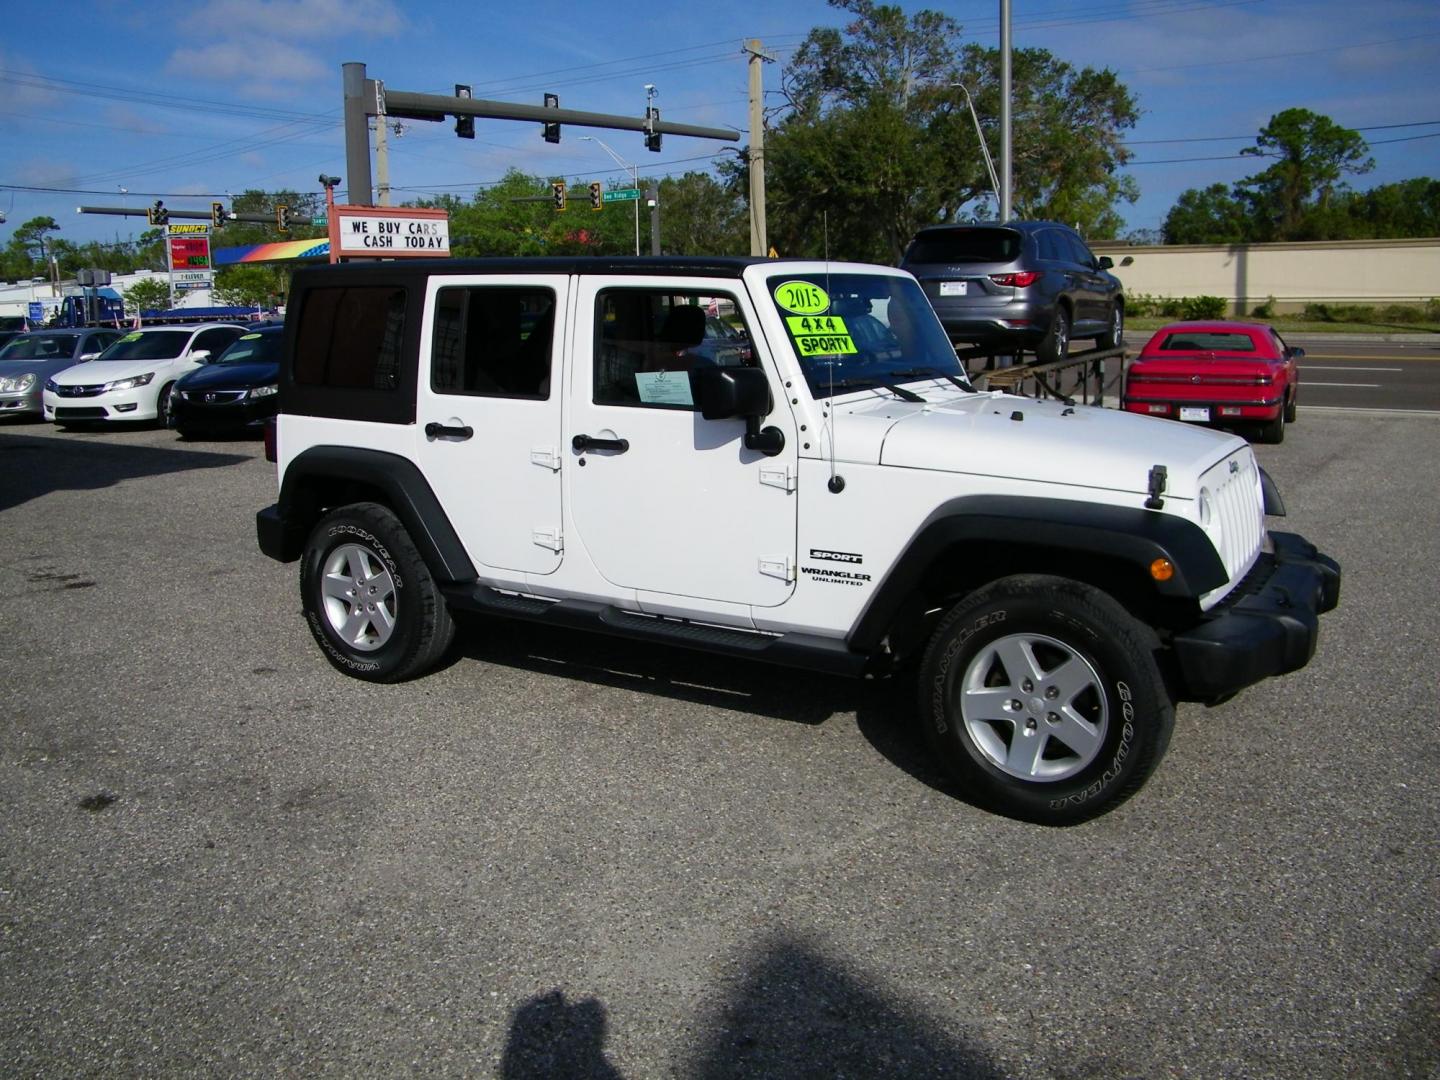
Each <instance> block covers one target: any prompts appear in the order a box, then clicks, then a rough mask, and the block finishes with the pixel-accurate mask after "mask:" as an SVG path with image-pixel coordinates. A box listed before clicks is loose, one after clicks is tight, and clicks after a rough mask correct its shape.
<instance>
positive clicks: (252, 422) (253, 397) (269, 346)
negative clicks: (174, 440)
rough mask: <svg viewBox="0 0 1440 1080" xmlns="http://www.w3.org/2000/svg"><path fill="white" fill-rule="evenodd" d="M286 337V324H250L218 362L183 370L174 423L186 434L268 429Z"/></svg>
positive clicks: (174, 393)
mask: <svg viewBox="0 0 1440 1080" xmlns="http://www.w3.org/2000/svg"><path fill="white" fill-rule="evenodd" d="M284 338H285V328H284V327H283V326H280V325H270V326H266V327H263V328H260V329H250V330H249V331H248V332H247V333H242V334H241V335H240V336H239V337H238V338H236V339H235V341H234V343H233V344H231V346H230V347H229V348H228V349H226V350H225V351H224V352H223V353H221V354H220V356H219V357H218V358H217V359H215V360H214V361H213V362H212V363H209V364H206V365H205V366H204V367H202V368H200V369H199V370H198V371H192V372H190V374H188V375H182V376H181V377H180V379H179V380H178V381H177V382H176V383H175V389H174V390H173V391H172V392H171V395H170V408H171V414H172V418H173V419H172V423H173V426H174V428H175V430H176V431H178V432H179V433H180V437H181V438H182V439H187V438H191V437H193V436H196V435H202V434H205V433H209V432H240V431H244V430H246V429H247V428H249V429H253V430H256V431H260V430H262V429H263V428H264V426H265V422H266V421H267V420H268V419H269V418H270V417H272V416H274V415H275V411H276V405H277V404H278V402H279V400H280V398H279V395H278V393H277V391H278V389H279V387H278V381H279V378H280V346H281V344H282V343H283V341H284Z"/></svg>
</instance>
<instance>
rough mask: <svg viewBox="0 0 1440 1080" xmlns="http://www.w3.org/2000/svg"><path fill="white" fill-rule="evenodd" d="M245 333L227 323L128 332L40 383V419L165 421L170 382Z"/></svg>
mask: <svg viewBox="0 0 1440 1080" xmlns="http://www.w3.org/2000/svg"><path fill="white" fill-rule="evenodd" d="M244 332H245V330H244V328H243V327H240V326H235V325H233V324H229V323H199V324H197V325H195V326H154V327H148V328H146V329H143V330H132V331H131V332H130V333H128V334H126V335H125V336H124V337H122V338H121V339H120V340H119V341H117V342H115V343H114V344H113V345H111V346H110V347H109V348H108V349H106V350H105V351H104V352H103V353H101V354H100V356H99V357H98V358H97V359H95V360H91V361H90V362H89V363H88V364H79V365H77V366H75V367H72V368H66V369H65V370H64V371H61V372H58V373H57V374H55V375H52V376H51V377H50V379H49V380H48V381H47V382H46V383H45V393H44V394H43V396H42V402H43V405H44V409H45V419H46V420H54V421H56V422H57V423H60V424H66V423H83V422H90V421H96V420H104V421H110V420H125V421H129V420H158V421H160V422H161V423H163V424H167V425H168V423H169V421H170V388H171V387H172V386H173V385H174V384H175V380H176V379H178V378H180V376H181V375H184V374H186V373H188V372H191V371H194V370H195V369H196V368H198V367H200V365H202V364H204V363H205V362H206V361H207V360H210V359H211V358H213V357H216V356H219V355H220V354H221V353H222V352H224V351H225V349H226V347H227V346H229V344H230V343H231V342H232V341H234V340H235V339H236V338H238V337H239V336H240V335H241V334H243V333H244Z"/></svg>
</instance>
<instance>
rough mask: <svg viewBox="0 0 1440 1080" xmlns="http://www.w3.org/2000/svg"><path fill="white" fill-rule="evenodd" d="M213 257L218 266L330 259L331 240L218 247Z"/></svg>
mask: <svg viewBox="0 0 1440 1080" xmlns="http://www.w3.org/2000/svg"><path fill="white" fill-rule="evenodd" d="M213 257H214V260H215V265H216V266H234V265H236V264H238V263H266V262H291V261H293V260H295V259H328V258H329V257H330V241H329V240H324V239H322V240H281V241H280V242H279V243H275V244H252V245H250V246H249V247H233V248H217V249H216V250H215V251H214V253H213Z"/></svg>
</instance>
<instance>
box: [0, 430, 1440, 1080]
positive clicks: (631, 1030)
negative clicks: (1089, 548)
mask: <svg viewBox="0 0 1440 1080" xmlns="http://www.w3.org/2000/svg"><path fill="white" fill-rule="evenodd" d="M1257 449H1258V453H1259V455H1260V457H1261V460H1262V463H1263V464H1265V465H1266V467H1267V468H1268V469H1270V471H1271V473H1272V474H1273V475H1274V477H1275V478H1276V480H1277V481H1278V483H1279V485H1280V488H1281V491H1282V492H1283V493H1284V496H1285V499H1286V502H1287V503H1288V505H1289V508H1290V515H1291V516H1290V518H1289V519H1288V521H1287V522H1286V523H1284V524H1282V525H1279V527H1289V528H1293V529H1295V530H1297V531H1299V532H1301V533H1304V534H1305V535H1307V536H1308V537H1310V538H1311V539H1312V540H1315V541H1317V542H1318V543H1319V544H1320V545H1321V547H1322V549H1324V550H1326V551H1327V552H1328V553H1329V554H1331V555H1333V556H1335V557H1336V558H1338V559H1339V560H1340V561H1341V563H1342V564H1343V566H1344V568H1345V573H1346V579H1345V584H1344V592H1343V595H1342V599H1341V606H1340V608H1339V609H1338V610H1337V611H1335V612H1333V613H1332V614H1330V615H1328V616H1327V617H1326V618H1325V620H1324V628H1323V632H1322V639H1321V645H1320V650H1319V653H1318V655H1317V656H1316V658H1315V660H1314V661H1313V662H1312V664H1311V666H1310V667H1309V668H1307V669H1306V670H1305V671H1303V672H1301V673H1299V674H1296V675H1292V676H1290V677H1288V678H1285V679H1282V680H1273V681H1271V682H1270V683H1268V684H1266V685H1262V686H1259V687H1256V688H1253V689H1251V690H1250V691H1248V692H1246V693H1244V694H1242V695H1241V696H1240V697H1239V698H1237V699H1235V700H1234V701H1232V702H1230V703H1228V704H1226V705H1224V706H1221V707H1219V708H1215V709H1210V710H1206V709H1203V708H1200V707H1197V706H1185V707H1183V708H1182V709H1181V711H1180V715H1179V720H1178V723H1177V726H1176V732H1175V737H1174V740H1173V742H1172V744H1171V749H1170V753H1169V756H1168V758H1167V759H1166V761H1165V763H1164V764H1163V765H1162V766H1161V768H1160V770H1159V772H1158V773H1157V774H1156V776H1155V777H1154V779H1153V780H1152V781H1151V782H1150V784H1149V786H1148V787H1147V788H1146V789H1145V790H1144V791H1142V792H1141V793H1140V795H1139V796H1137V797H1136V798H1135V799H1133V800H1132V801H1131V802H1130V803H1128V804H1126V805H1125V806H1123V807H1121V808H1120V809H1119V810H1118V811H1116V812H1115V813H1112V814H1110V815H1108V816H1106V817H1104V818H1101V819H1099V820H1097V821H1094V822H1091V823H1089V824H1086V825H1083V826H1080V827H1077V828H1074V829H1067V830H1048V829H1042V828H1038V827H1035V826H1030V825H1025V824H1020V823H1017V822H1013V821H1008V820H1005V819H1002V818H997V817H994V816H991V815H989V814H986V813H983V812H982V811H980V810H977V809H975V808H974V807H972V806H970V805H969V804H968V803H966V802H965V801H964V798H963V793H961V792H957V791H955V790H953V789H952V788H951V787H950V786H949V784H948V782H947V781H945V780H944V779H943V778H942V777H941V776H940V775H939V774H938V772H936V771H935V770H934V769H932V767H931V766H930V765H929V763H928V762H927V761H926V759H925V756H924V753H923V751H922V748H921V745H920V742H919V739H918V737H917V736H916V734H915V733H914V732H913V731H912V724H913V716H912V709H911V704H910V700H909V694H908V692H907V691H906V690H905V689H904V688H902V687H897V686H893V685H890V684H884V683H880V684H875V683H852V682H847V681H841V680H836V679H832V678H828V677H823V676H815V675H809V674H804V673H797V672H792V671H787V670H782V669H771V668H767V667H762V666H747V665H745V664H741V663H736V662H732V661H728V660H720V659H716V658H711V657H706V656H701V655H698V654H690V653H686V652H682V651H669V650H659V649H654V648H649V647H645V648H641V647H637V646H635V645H633V644H630V643H625V642H617V641H609V640H602V639H597V638H594V637H589V636H582V635H579V634H572V633H561V632H556V631H548V630H541V629H538V628H532V627H527V626H523V625H511V624H501V623H491V622H486V621H480V620H474V621H470V622H467V623H466V624H465V632H464V635H463V638H462V648H461V650H460V655H459V656H458V657H457V658H456V659H455V661H454V662H453V663H451V664H450V665H448V666H447V667H445V668H444V669H443V670H442V671H440V672H438V673H437V674H435V675H432V676H430V677H428V678H425V679H422V680H420V681H417V682H413V683H407V684H404V685H400V686H392V687H378V686H372V685H369V684H365V683H361V682H356V681H352V680H348V679H346V678H344V677H342V676H341V675H339V674H338V673H336V672H335V671H334V670H333V669H332V668H331V667H330V666H329V665H328V664H327V663H326V662H325V661H324V659H323V658H322V657H321V655H320V653H319V651H318V650H317V648H316V647H315V646H314V644H313V642H312V641H311V639H310V637H309V634H308V632H307V630H306V629H305V627H304V625H303V623H302V621H301V618H300V616H299V611H298V608H299V601H298V596H297V593H296V587H295V576H296V570H295V568H294V567H282V566H280V565H278V564H276V563H273V562H271V561H269V560H268V559H266V558H264V557H263V556H262V555H261V554H260V553H259V551H258V550H257V548H256V545H255V535H254V513H255V511H256V510H257V509H258V508H259V507H261V506H263V505H265V504H266V503H268V502H271V501H273V498H274V472H273V467H272V466H269V465H267V463H266V462H265V461H264V460H263V457H262V455H261V451H260V447H259V445H258V444H257V443H254V442H247V441H235V442H206V443H181V442H178V441H177V440H176V438H175V436H174V435H173V434H171V433H168V432H163V431H104V432H95V433H88V432H63V431H57V430H55V429H53V428H50V427H47V426H44V425H33V424H32V425H4V426H0V590H3V596H4V602H3V608H0V640H3V650H4V658H5V663H4V667H3V675H0V680H3V681H0V686H3V693H4V702H5V708H4V715H3V718H0V768H3V770H4V771H3V783H0V814H3V818H0V1049H3V1061H4V1067H3V1071H4V1072H5V1073H6V1074H7V1075H49V1076H76V1075H133V1074H145V1075H178V1074H211V1075H213V1074H226V1075H230V1074H267V1075H273V1074H276V1073H281V1074H306V1075H308V1074H321V1075H348V1076H353V1075H395V1074H444V1075H497V1074H498V1075H501V1076H505V1077H528V1076H623V1077H627V1078H640V1077H655V1076H671V1075H673V1076H685V1077H691V1076H699V1077H721V1076H782V1075H783V1076H962V1077H987V1078H988V1077H996V1078H998V1077H1032V1076H1033V1077H1059V1078H1066V1080H1080V1078H1088V1077H1171V1076H1175V1077H1192V1076H1193V1077H1219V1076H1227V1077H1229V1076H1256V1077H1261V1076H1273V1077H1299V1076H1306V1077H1341V1076H1344V1077H1352V1076H1375V1077H1380V1076H1386V1077H1389V1076H1410V1077H1433V1076H1437V1075H1440V1021H1437V1017H1440V850H1437V847H1440V845H1437V827H1440V797H1437V787H1436V781H1435V776H1436V772H1437V766H1440V724H1437V717H1440V690H1437V679H1436V674H1435V671H1436V661H1435V658H1436V656H1437V655H1440V629H1437V614H1440V586H1437V584H1436V582H1437V576H1436V573H1435V567H1434V562H1435V556H1436V554H1437V547H1436V537H1437V536H1440V508H1437V501H1436V499H1435V491H1436V479H1435V463H1436V462H1440V422H1437V421H1436V420H1435V419H1433V418H1407V417H1400V416H1388V417H1386V418H1384V419H1383V420H1380V419H1377V418H1376V417H1373V416H1369V415H1366V414H1362V413H1330V412H1326V413H1302V416H1301V422H1300V423H1298V424H1297V425H1296V426H1295V428H1294V429H1293V430H1292V431H1291V432H1290V433H1289V437H1288V438H1287V441H1286V442H1285V443H1284V444H1283V445H1281V446H1275V447H1259V448H1257ZM1277 524H1278V523H1277ZM1060 569H1062V570H1063V568H1060Z"/></svg>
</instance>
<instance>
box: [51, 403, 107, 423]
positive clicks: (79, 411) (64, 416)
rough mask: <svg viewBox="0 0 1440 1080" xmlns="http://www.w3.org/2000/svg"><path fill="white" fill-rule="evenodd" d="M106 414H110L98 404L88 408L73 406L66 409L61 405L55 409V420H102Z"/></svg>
mask: <svg viewBox="0 0 1440 1080" xmlns="http://www.w3.org/2000/svg"><path fill="white" fill-rule="evenodd" d="M108 415H110V414H109V413H107V412H106V411H105V410H104V409H102V408H100V406H98V405H95V406H92V407H91V408H88V409H86V408H76V407H74V406H72V407H70V408H68V409H67V408H65V407H63V406H61V407H60V408H57V409H56V410H55V419H56V420H104V419H105V417H107V416H108Z"/></svg>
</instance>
